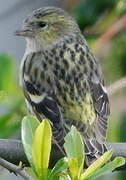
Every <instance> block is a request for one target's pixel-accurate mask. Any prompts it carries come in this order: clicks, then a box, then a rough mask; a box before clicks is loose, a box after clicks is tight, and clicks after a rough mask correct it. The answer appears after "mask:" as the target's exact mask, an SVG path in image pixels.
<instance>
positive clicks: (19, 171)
mask: <svg viewBox="0 0 126 180" xmlns="http://www.w3.org/2000/svg"><path fill="white" fill-rule="evenodd" d="M0 165H1V166H3V167H4V168H6V169H8V170H9V171H10V172H13V173H14V174H16V175H17V174H19V175H20V176H22V177H23V178H24V179H26V180H33V178H32V177H30V176H29V175H28V174H27V173H26V171H25V170H23V169H22V167H20V166H16V165H14V164H12V163H10V162H8V161H6V160H4V159H2V158H0Z"/></svg>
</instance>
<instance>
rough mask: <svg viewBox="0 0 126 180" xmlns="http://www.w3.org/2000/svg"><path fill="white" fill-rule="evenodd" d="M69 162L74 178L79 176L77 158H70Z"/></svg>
mask: <svg viewBox="0 0 126 180" xmlns="http://www.w3.org/2000/svg"><path fill="white" fill-rule="evenodd" d="M68 164H69V169H70V174H71V177H72V179H74V178H75V177H77V170H78V165H77V160H76V159H74V158H68Z"/></svg>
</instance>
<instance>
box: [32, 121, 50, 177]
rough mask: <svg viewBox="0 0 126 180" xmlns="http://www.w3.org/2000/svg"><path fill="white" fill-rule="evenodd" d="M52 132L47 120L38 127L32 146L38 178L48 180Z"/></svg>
mask: <svg viewBox="0 0 126 180" xmlns="http://www.w3.org/2000/svg"><path fill="white" fill-rule="evenodd" d="M51 140H52V131H51V126H50V124H49V122H48V121H47V120H43V121H42V123H40V125H39V126H38V127H37V129H36V131H35V134H34V140H33V145H32V156H33V161H34V164H35V167H36V171H37V173H38V176H39V177H40V178H41V179H43V180H47V170H48V165H49V159H50V151H51Z"/></svg>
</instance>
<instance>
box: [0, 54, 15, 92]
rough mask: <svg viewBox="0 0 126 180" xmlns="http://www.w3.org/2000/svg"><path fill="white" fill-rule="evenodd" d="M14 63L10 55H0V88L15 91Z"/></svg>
mask: <svg viewBox="0 0 126 180" xmlns="http://www.w3.org/2000/svg"><path fill="white" fill-rule="evenodd" d="M5 68H6V70H5ZM15 87H16V84H15V65H14V60H13V58H12V57H11V56H8V55H1V56H0V90H4V91H6V92H7V93H12V92H15V89H16V88H15Z"/></svg>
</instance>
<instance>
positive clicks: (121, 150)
mask: <svg viewBox="0 0 126 180" xmlns="http://www.w3.org/2000/svg"><path fill="white" fill-rule="evenodd" d="M107 147H108V149H113V150H114V154H113V157H112V159H114V158H115V157H117V156H122V157H124V158H126V143H107ZM0 157H1V158H3V159H5V160H6V161H9V162H11V163H13V164H15V165H19V162H20V161H22V163H23V164H25V166H29V163H28V160H27V158H26V155H25V153H24V149H23V146H22V143H21V141H19V140H12V139H9V140H8V139H0ZM61 157H63V155H62V153H61V152H60V151H59V149H58V148H57V146H56V145H53V147H52V152H51V159H50V167H53V166H54V164H55V163H56V162H57V161H58V160H59V159H60V158H61ZM124 169H125V170H126V164H125V165H124V166H123V167H121V168H119V169H118V170H124Z"/></svg>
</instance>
